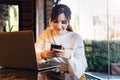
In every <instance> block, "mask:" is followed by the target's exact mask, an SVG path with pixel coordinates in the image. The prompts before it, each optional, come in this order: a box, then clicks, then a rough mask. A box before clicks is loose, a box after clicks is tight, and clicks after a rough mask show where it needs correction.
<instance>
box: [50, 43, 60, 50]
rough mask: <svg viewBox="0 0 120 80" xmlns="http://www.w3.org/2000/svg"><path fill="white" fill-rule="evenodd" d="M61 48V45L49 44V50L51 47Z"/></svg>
mask: <svg viewBox="0 0 120 80" xmlns="http://www.w3.org/2000/svg"><path fill="white" fill-rule="evenodd" d="M61 48H62V46H61V45H56V44H51V50H52V49H61Z"/></svg>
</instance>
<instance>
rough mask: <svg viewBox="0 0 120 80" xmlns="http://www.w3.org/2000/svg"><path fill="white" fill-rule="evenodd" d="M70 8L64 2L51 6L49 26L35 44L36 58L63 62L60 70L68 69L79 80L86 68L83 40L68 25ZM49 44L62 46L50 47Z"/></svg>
mask: <svg viewBox="0 0 120 80" xmlns="http://www.w3.org/2000/svg"><path fill="white" fill-rule="evenodd" d="M70 20H71V10H70V8H69V7H68V6H66V5H64V4H59V5H56V6H55V7H53V9H52V14H51V27H50V28H47V29H46V30H45V31H44V32H43V33H42V34H41V35H40V37H39V38H38V40H37V41H36V44H35V48H36V55H37V59H46V58H47V59H51V60H53V61H56V62H58V63H61V64H64V65H62V67H60V70H61V71H68V72H69V74H70V76H72V78H74V80H79V79H80V77H81V76H82V75H83V74H84V71H85V69H86V68H87V61H86V58H85V52H84V44H83V40H82V38H81V37H80V35H79V34H77V33H74V32H73V31H72V28H71V26H70ZM51 44H56V45H60V46H62V47H61V49H55V48H53V49H51Z"/></svg>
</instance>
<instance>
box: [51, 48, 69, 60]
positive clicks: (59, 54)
mask: <svg viewBox="0 0 120 80" xmlns="http://www.w3.org/2000/svg"><path fill="white" fill-rule="evenodd" d="M52 50H53V51H54V52H55V55H56V57H63V58H65V59H70V58H71V54H70V53H67V52H66V49H65V48H62V49H52Z"/></svg>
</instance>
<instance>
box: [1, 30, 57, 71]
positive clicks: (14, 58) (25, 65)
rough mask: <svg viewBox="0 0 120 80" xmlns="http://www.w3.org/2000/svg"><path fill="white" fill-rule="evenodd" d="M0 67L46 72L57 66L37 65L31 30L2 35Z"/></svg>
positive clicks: (3, 33)
mask: <svg viewBox="0 0 120 80" xmlns="http://www.w3.org/2000/svg"><path fill="white" fill-rule="evenodd" d="M0 66H3V67H7V68H16V69H27V70H46V69H53V68H56V67H58V65H57V64H47V65H46V64H39V65H38V64H37V60H36V55H35V47H34V38H33V32H32V31H31V30H27V31H26V30H25V31H17V32H1V33H0Z"/></svg>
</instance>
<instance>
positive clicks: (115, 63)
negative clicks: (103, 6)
mask: <svg viewBox="0 0 120 80" xmlns="http://www.w3.org/2000/svg"><path fill="white" fill-rule="evenodd" d="M119 7H120V0H108V14H109V24H108V25H109V60H110V65H111V69H110V72H111V75H110V78H111V77H113V76H116V79H120V8H119Z"/></svg>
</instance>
